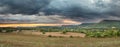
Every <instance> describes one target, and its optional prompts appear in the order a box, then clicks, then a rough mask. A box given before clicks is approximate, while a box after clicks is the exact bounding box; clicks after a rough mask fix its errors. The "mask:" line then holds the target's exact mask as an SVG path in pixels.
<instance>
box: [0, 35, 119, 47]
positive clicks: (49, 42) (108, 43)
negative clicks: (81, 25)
mask: <svg viewBox="0 0 120 47" xmlns="http://www.w3.org/2000/svg"><path fill="white" fill-rule="evenodd" d="M0 47H120V37H116V38H68V37H67V38H59V37H46V36H42V35H22V34H11V33H0Z"/></svg>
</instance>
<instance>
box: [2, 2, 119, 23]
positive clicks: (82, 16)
mask: <svg viewBox="0 0 120 47" xmlns="http://www.w3.org/2000/svg"><path fill="white" fill-rule="evenodd" d="M119 4H120V0H0V14H3V15H4V14H13V15H14V14H21V15H22V16H21V15H20V16H19V15H18V16H17V17H14V18H12V17H13V16H11V18H6V17H4V16H5V15H4V16H1V17H0V19H11V20H18V21H19V20H21V19H22V20H29V21H32V22H34V19H32V18H31V17H34V16H37V17H40V16H39V15H42V16H46V17H47V18H43V17H42V18H37V19H36V20H37V22H41V21H42V20H41V19H44V20H43V21H46V22H47V21H48V19H49V20H51V21H55V20H56V21H57V20H58V21H59V19H56V17H54V15H58V16H60V17H62V18H61V19H64V18H65V19H67V18H68V19H72V20H75V21H82V22H88V21H90V22H91V21H93V22H96V21H99V20H103V19H111V20H120V5H119ZM41 12H42V13H44V14H40V13H41ZM31 15H34V16H31ZM48 15H49V16H52V17H54V18H51V17H49V16H48ZM23 16H26V17H27V16H30V17H28V18H29V19H26V18H24V17H23ZM19 17H21V18H19ZM15 18H16V19H15ZM30 18H31V19H30ZM45 19H47V20H45ZM48 23H49V21H48Z"/></svg>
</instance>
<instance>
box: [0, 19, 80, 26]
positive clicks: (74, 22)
mask: <svg viewBox="0 0 120 47" xmlns="http://www.w3.org/2000/svg"><path fill="white" fill-rule="evenodd" d="M74 24H81V23H80V22H77V21H73V20H69V19H65V20H62V23H61V24H20V23H18V24H14V23H13V24H0V27H36V26H62V25H74Z"/></svg>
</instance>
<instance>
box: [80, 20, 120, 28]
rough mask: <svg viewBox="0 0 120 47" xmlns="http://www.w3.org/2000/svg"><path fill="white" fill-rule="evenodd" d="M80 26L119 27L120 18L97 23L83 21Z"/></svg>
mask: <svg viewBox="0 0 120 47" xmlns="http://www.w3.org/2000/svg"><path fill="white" fill-rule="evenodd" d="M80 26H81V27H91V28H92V27H93V28H111V27H118V28H120V20H102V21H100V22H99V23H83V24H81V25H80Z"/></svg>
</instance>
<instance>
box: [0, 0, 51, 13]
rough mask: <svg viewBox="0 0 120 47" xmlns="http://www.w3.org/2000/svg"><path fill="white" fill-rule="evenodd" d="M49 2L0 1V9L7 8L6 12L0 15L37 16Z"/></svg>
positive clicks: (48, 0)
mask: <svg viewBox="0 0 120 47" xmlns="http://www.w3.org/2000/svg"><path fill="white" fill-rule="evenodd" d="M49 2H50V0H0V7H7V10H4V11H2V12H1V11H0V13H2V14H6V13H12V14H37V13H38V12H39V11H41V9H42V8H44V7H46V6H47V5H48V4H49Z"/></svg>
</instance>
